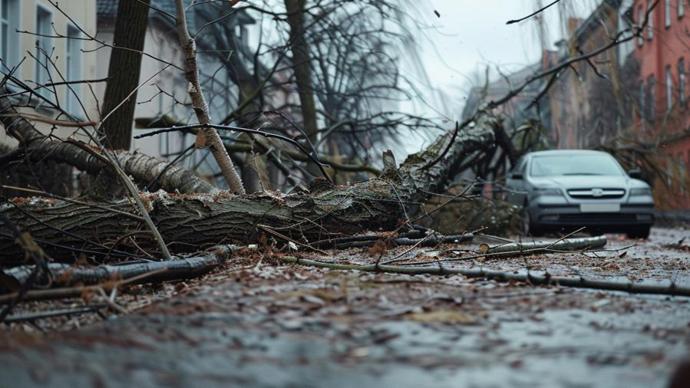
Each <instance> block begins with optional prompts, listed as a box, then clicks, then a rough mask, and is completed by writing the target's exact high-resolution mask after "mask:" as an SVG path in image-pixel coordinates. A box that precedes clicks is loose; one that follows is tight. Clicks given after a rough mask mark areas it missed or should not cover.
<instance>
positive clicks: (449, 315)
mask: <svg viewBox="0 0 690 388" xmlns="http://www.w3.org/2000/svg"><path fill="white" fill-rule="evenodd" d="M405 317H406V318H408V319H411V320H413V321H417V322H422V323H454V324H459V325H472V324H474V323H477V319H476V318H475V317H473V316H472V315H469V314H467V313H463V312H460V311H455V310H436V311H429V312H419V313H411V314H407V315H405Z"/></svg>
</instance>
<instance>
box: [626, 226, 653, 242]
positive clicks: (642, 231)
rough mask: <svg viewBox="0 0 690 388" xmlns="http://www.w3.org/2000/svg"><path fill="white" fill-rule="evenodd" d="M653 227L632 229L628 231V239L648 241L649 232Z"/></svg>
mask: <svg viewBox="0 0 690 388" xmlns="http://www.w3.org/2000/svg"><path fill="white" fill-rule="evenodd" d="M651 228H652V227H651V226H649V225H647V226H638V227H635V228H632V229H630V230H628V232H627V233H626V235H627V236H628V238H636V239H638V238H639V239H645V240H646V239H648V238H649V232H650V229H651Z"/></svg>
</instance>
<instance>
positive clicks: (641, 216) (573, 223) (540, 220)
mask: <svg viewBox="0 0 690 388" xmlns="http://www.w3.org/2000/svg"><path fill="white" fill-rule="evenodd" d="M529 211H530V218H531V219H532V223H533V224H534V225H536V226H540V227H542V228H554V229H555V228H559V227H561V228H562V227H580V226H586V227H596V228H598V229H607V230H615V229H624V228H626V227H627V228H629V227H635V226H650V225H652V224H653V223H654V205H628V204H621V205H620V211H618V212H600V213H587V212H582V211H581V210H580V205H579V204H571V205H559V206H549V205H542V204H540V205H536V206H532V207H530V209H529Z"/></svg>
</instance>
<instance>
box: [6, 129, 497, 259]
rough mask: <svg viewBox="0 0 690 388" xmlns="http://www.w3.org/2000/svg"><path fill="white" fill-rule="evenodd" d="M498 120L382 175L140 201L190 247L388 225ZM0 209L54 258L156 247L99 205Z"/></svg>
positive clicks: (481, 143) (176, 244)
mask: <svg viewBox="0 0 690 388" xmlns="http://www.w3.org/2000/svg"><path fill="white" fill-rule="evenodd" d="M495 125H498V124H497V122H496V121H495V120H494V119H492V118H490V117H483V118H482V119H481V120H480V121H479V122H478V123H477V125H476V126H475V127H473V128H471V129H469V130H467V131H465V132H463V133H461V134H460V135H458V137H457V139H456V140H455V142H454V144H452V145H451V146H450V147H448V143H449V141H450V140H451V138H452V136H451V134H450V133H447V134H446V135H444V136H441V137H440V138H439V139H438V140H437V141H436V142H434V143H433V144H432V145H431V146H430V147H428V148H427V149H426V150H425V151H423V152H420V153H417V154H413V155H410V156H409V157H408V158H407V160H406V161H405V163H403V164H402V165H401V166H400V168H398V169H394V168H392V167H391V166H390V163H389V165H388V167H387V168H386V169H384V172H383V174H382V176H381V177H380V178H377V179H372V180H370V181H368V182H363V183H359V184H355V185H352V186H347V187H325V188H321V189H313V190H312V192H311V193H306V194H305V193H299V194H291V195H287V196H283V197H276V196H273V195H245V196H231V195H227V194H218V195H206V196H201V195H195V196H186V195H172V196H168V195H165V196H161V195H158V194H150V195H146V196H145V197H144V201H145V202H146V203H147V204H148V205H149V206H150V212H149V213H150V215H151V218H152V219H153V221H154V222H155V224H156V225H157V227H158V230H159V231H160V233H161V235H162V236H163V239H164V240H165V241H166V242H167V243H168V246H169V248H170V249H171V250H172V251H174V252H185V251H197V250H199V249H202V248H204V247H207V246H212V245H216V244H220V243H236V244H247V243H252V242H257V241H259V237H260V235H261V234H262V233H266V234H268V235H272V236H274V237H276V238H277V239H282V237H281V235H282V236H286V237H289V238H292V239H295V240H299V241H302V242H304V243H305V244H308V243H309V242H310V241H317V240H323V239H324V238H328V237H333V236H342V235H347V234H354V233H360V232H362V231H365V230H378V229H386V230H391V229H394V228H395V227H396V226H398V225H400V223H401V222H402V221H404V219H405V215H406V214H408V213H409V212H411V211H414V208H415V207H416V206H418V204H419V203H420V202H422V201H424V200H425V199H427V198H428V197H429V195H430V194H431V193H432V192H438V191H440V190H442V189H443V188H444V187H445V186H446V184H447V183H448V181H449V180H450V179H451V178H452V177H453V176H454V175H455V174H456V173H457V172H458V171H457V170H458V168H459V167H460V166H461V165H462V164H463V160H465V158H466V156H467V155H469V154H471V153H473V152H474V151H477V150H480V149H483V148H486V147H488V146H491V145H492V144H493V143H494V131H493V127H494V126H495ZM446 149H447V150H448V152H444V150H446ZM100 205H104V204H103V203H101V204H100ZM105 205H107V206H109V207H112V208H115V209H119V210H123V211H124V210H127V209H130V208H131V205H129V204H128V203H125V202H120V203H109V204H105ZM0 212H3V213H4V214H5V215H6V216H7V217H8V218H9V219H11V220H12V222H14V223H16V224H17V225H19V226H20V227H21V228H22V229H23V230H26V231H29V232H30V233H31V235H32V236H33V237H34V239H35V240H36V242H37V243H39V244H41V245H42V247H43V248H44V250H45V251H46V252H47V253H48V254H49V255H51V256H52V257H53V258H55V259H56V260H59V261H70V260H73V259H74V258H75V257H76V256H78V254H79V253H78V252H79V251H80V250H81V251H85V253H86V254H87V255H93V256H102V255H105V254H106V253H107V251H108V250H110V249H118V250H120V251H122V250H126V251H132V252H134V251H136V250H137V249H139V247H140V248H142V249H145V250H147V252H152V253H155V251H156V250H157V244H156V242H155V241H154V240H152V239H151V237H150V236H149V235H148V233H139V232H141V231H145V230H146V229H145V225H144V224H143V223H142V221H141V220H139V219H136V218H134V217H127V216H126V215H123V214H122V213H115V212H112V211H109V210H107V209H104V208H103V207H90V206H86V205H83V204H73V203H65V202H61V201H54V200H51V201H26V200H15V201H14V203H13V205H7V206H5V207H3V208H0ZM133 239H134V240H133ZM87 241H91V242H87ZM22 258H23V253H22V252H21V251H20V250H19V249H18V247H16V246H15V244H14V241H13V240H12V238H11V237H10V236H9V235H7V233H6V232H5V231H3V230H1V229H0V264H1V265H4V266H6V265H10V264H16V263H17V262H19V261H21V259H22Z"/></svg>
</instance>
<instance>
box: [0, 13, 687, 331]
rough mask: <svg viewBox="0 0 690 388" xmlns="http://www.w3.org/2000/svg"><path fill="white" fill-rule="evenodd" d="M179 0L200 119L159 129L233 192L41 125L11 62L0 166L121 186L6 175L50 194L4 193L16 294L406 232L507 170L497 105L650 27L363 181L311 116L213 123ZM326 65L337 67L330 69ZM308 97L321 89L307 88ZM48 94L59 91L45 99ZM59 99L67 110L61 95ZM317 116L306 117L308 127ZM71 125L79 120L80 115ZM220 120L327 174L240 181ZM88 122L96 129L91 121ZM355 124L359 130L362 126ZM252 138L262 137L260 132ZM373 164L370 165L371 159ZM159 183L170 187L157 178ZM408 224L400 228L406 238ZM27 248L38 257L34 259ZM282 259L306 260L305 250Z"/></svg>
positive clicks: (510, 147) (4, 258) (190, 270)
mask: <svg viewBox="0 0 690 388" xmlns="http://www.w3.org/2000/svg"><path fill="white" fill-rule="evenodd" d="M231 3H233V2H231ZM286 4H288V5H290V7H288V13H290V12H300V9H303V6H304V3H303V2H301V1H296V2H293V1H286ZM176 5H177V29H178V35H179V40H180V46H181V47H183V48H184V54H185V76H186V79H187V81H188V83H189V85H190V88H189V92H190V99H191V105H192V107H193V109H194V112H195V114H196V117H197V120H198V122H199V124H198V125H191V126H184V127H171V128H166V129H163V130H161V131H188V132H191V133H193V134H195V135H196V136H197V139H198V142H197V145H198V146H207V147H210V148H211V152H212V154H213V155H214V156H215V157H216V160H217V161H218V164H219V165H220V168H221V170H222V175H223V176H224V177H225V179H226V183H227V184H228V186H229V187H230V191H221V190H219V189H217V188H216V187H214V186H213V185H211V184H209V183H208V182H206V181H204V180H202V179H200V178H199V177H197V176H196V175H195V174H194V173H193V172H192V171H188V170H186V169H184V168H181V167H178V166H175V165H174V162H173V163H166V162H163V161H160V160H158V159H156V158H152V157H150V156H147V155H143V154H140V153H131V152H127V151H114V150H110V149H108V148H107V147H105V146H104V145H103V144H101V143H100V142H99V141H98V139H95V138H92V139H91V140H92V141H91V142H89V143H86V142H83V141H81V140H78V139H60V138H54V137H52V136H49V135H46V134H44V133H42V132H41V131H40V130H38V129H37V128H36V127H35V126H34V125H33V124H32V122H31V121H30V120H29V119H28V117H27V116H26V114H25V113H23V112H22V111H21V110H20V109H17V105H28V106H31V105H32V101H33V100H34V99H40V98H42V97H41V96H40V95H34V94H33V91H34V89H33V88H32V87H30V86H28V85H26V84H25V83H23V82H22V81H21V80H19V79H17V78H16V77H14V76H13V75H12V74H11V73H10V74H7V75H6V76H5V77H4V79H3V82H2V88H1V89H0V94H1V95H2V97H1V98H0V122H1V123H2V125H3V126H4V128H5V130H6V132H7V133H8V134H9V135H10V136H12V137H13V138H14V139H16V140H17V141H18V143H19V145H18V147H17V148H16V149H14V150H11V151H9V152H8V153H6V154H4V155H2V156H1V157H0V165H3V164H4V165H6V164H7V163H8V162H11V161H15V160H22V161H23V162H24V163H29V164H30V163H34V162H36V161H54V162H59V163H65V164H68V165H70V166H73V167H75V168H77V169H79V170H81V171H84V172H86V173H89V174H92V175H99V176H101V177H105V178H104V179H111V180H117V182H120V183H121V184H122V186H123V187H125V188H126V190H123V191H122V192H121V193H118V196H117V198H119V199H117V198H116V199H112V198H110V199H104V198H85V199H84V198H82V199H74V198H64V197H60V196H56V195H52V194H50V193H45V192H40V191H36V190H32V189H27V188H11V189H16V190H19V191H23V192H26V193H30V194H38V195H40V196H42V197H43V198H42V199H39V198H36V197H33V198H25V197H17V198H12V199H9V200H7V201H5V202H4V203H2V204H1V205H0V220H2V224H3V225H4V226H5V227H4V228H0V268H8V267H16V266H21V265H23V264H33V265H34V266H33V269H30V270H29V269H27V268H22V267H20V268H18V269H17V268H15V269H14V270H12V271H9V272H0V275H2V276H1V277H0V285H1V286H4V287H5V288H11V289H13V288H14V289H16V288H19V290H18V291H17V292H18V294H17V295H15V296H14V297H12V298H10V299H12V300H14V301H16V300H18V299H20V298H21V296H22V292H24V293H25V292H26V291H27V290H26V288H27V286H26V284H29V286H30V285H31V282H32V281H33V279H34V278H35V277H37V276H38V275H37V274H38V273H39V272H41V271H43V272H44V273H43V275H45V272H48V273H52V274H53V275H56V274H67V273H74V274H78V276H77V275H74V276H76V277H78V278H79V279H90V280H94V279H98V280H99V281H100V280H103V279H107V278H109V277H111V276H112V275H113V274H119V275H121V276H123V275H122V274H123V273H128V274H130V275H131V274H136V273H139V274H141V273H142V272H141V271H144V272H146V271H149V272H155V271H161V270H165V271H171V272H174V273H178V272H182V273H187V274H198V273H200V272H203V270H204V269H205V268H208V265H209V264H208V263H211V264H210V265H217V264H218V263H219V262H220V261H221V258H220V257H221V256H224V255H227V254H228V253H229V252H231V251H233V250H234V248H232V249H231V248H228V247H229V246H230V245H242V246H246V245H247V244H252V243H259V244H267V238H269V237H270V238H272V239H275V240H277V241H279V242H281V243H288V245H290V244H292V245H293V246H294V245H299V246H303V247H305V248H306V249H312V250H318V249H319V247H322V246H338V244H337V243H334V242H336V241H340V242H342V241H344V240H343V239H345V240H347V239H348V238H349V236H353V235H356V234H360V233H362V232H365V231H386V232H390V233H389V234H388V236H389V238H392V239H396V238H398V236H399V235H401V234H405V233H414V232H415V231H419V229H417V227H416V225H415V224H416V222H417V221H418V220H419V219H420V217H419V212H418V210H419V209H420V208H421V205H423V204H424V203H425V202H426V201H427V200H428V199H429V198H430V197H431V196H433V195H435V194H437V193H439V192H441V191H443V190H444V189H445V188H446V187H447V185H448V184H449V182H451V181H452V180H453V178H454V177H455V176H456V175H457V174H459V173H461V172H463V171H466V170H468V169H475V170H476V169H480V170H481V171H487V170H488V169H493V170H494V171H495V172H494V173H493V174H492V175H493V176H497V175H498V172H501V171H505V169H506V168H507V165H509V162H512V161H514V160H515V159H516V158H517V157H518V156H519V155H518V154H519V153H520V152H523V151H524V150H517V149H516V148H515V145H514V144H513V140H514V139H513V137H512V136H514V134H508V133H506V131H505V130H504V128H503V125H502V121H501V118H500V117H497V116H495V115H494V114H493V113H492V108H495V107H497V106H499V105H500V104H502V103H504V102H505V101H507V100H509V99H510V98H512V97H513V96H515V95H517V94H518V93H520V92H521V90H523V89H524V88H525V86H526V85H528V84H529V83H531V82H534V81H535V80H537V79H541V78H548V77H552V78H553V77H557V76H558V74H559V73H560V72H562V71H567V69H568V68H569V66H570V65H571V64H572V63H574V62H576V61H586V60H588V59H589V58H591V57H592V56H593V55H596V53H598V52H601V50H607V49H611V48H613V47H615V46H616V45H617V44H618V43H621V42H623V41H627V40H631V39H633V38H634V37H636V36H637V35H638V34H639V33H640V31H641V29H631V30H630V31H628V34H627V35H626V34H623V35H618V36H617V37H616V40H615V41H613V42H612V43H611V44H609V45H607V46H605V47H602V48H601V49H599V50H595V51H594V52H592V53H589V54H584V55H581V56H579V57H574V58H570V59H568V60H567V61H565V62H564V63H561V64H559V65H558V66H556V67H554V68H552V69H548V70H546V71H544V72H542V73H540V74H536V75H534V76H533V77H530V78H529V79H527V80H526V81H525V83H524V84H523V85H521V86H518V87H516V88H515V89H514V90H511V91H510V92H509V93H508V94H507V95H506V96H505V98H502V99H500V100H497V101H490V102H488V103H487V104H486V105H485V106H483V107H482V108H481V109H480V110H478V111H477V112H476V113H475V114H474V115H472V117H471V118H470V119H468V120H466V121H465V122H463V123H462V124H456V126H455V128H453V129H450V130H448V131H446V132H445V133H443V134H442V135H440V136H438V137H437V138H436V140H435V141H433V142H432V143H431V145H429V146H428V147H427V148H426V149H424V150H423V151H421V152H418V153H415V154H412V155H409V156H408V157H407V158H406V160H405V161H404V162H402V163H401V164H400V165H398V163H397V162H396V161H395V159H394V158H393V154H392V153H391V152H390V151H386V152H384V153H383V155H382V160H383V165H384V168H383V169H382V171H381V172H380V174H377V176H375V177H373V178H371V179H369V180H367V181H365V182H360V183H355V184H352V185H346V186H342V185H341V186H338V185H335V184H334V183H333V182H332V180H331V177H330V176H329V175H328V173H327V172H326V169H325V166H324V164H325V163H324V161H327V160H325V159H324V158H321V157H320V156H319V155H318V152H317V150H316V149H314V147H313V146H312V145H311V144H310V141H309V140H311V141H313V140H316V137H315V133H314V132H315V131H316V129H315V128H311V129H310V128H307V129H309V131H308V133H307V135H306V136H305V137H306V139H302V141H304V143H307V144H309V146H310V147H306V146H305V145H304V144H303V143H302V141H301V140H300V139H294V138H290V137H287V136H283V135H279V134H276V133H274V132H268V131H262V130H261V129H260V128H259V129H249V128H242V127H233V126H228V125H215V124H212V122H211V118H210V115H209V110H208V105H207V102H206V100H205V97H204V93H203V87H202V84H201V82H200V80H199V74H198V70H199V66H198V64H197V63H196V51H195V45H194V41H193V39H192V37H191V35H190V34H189V32H188V30H187V25H186V23H185V13H184V9H183V8H184V1H182V0H178V1H177V2H176ZM293 8H294V9H293ZM290 16H295V15H290ZM289 23H290V24H291V26H290V27H291V32H292V33H291V34H290V36H291V40H292V41H291V42H290V43H291V45H290V46H291V48H292V51H293V61H294V60H296V59H298V57H299V55H298V54H300V55H301V54H304V50H306V48H305V47H303V46H301V45H300V40H301V39H305V37H304V36H303V35H304V31H303V28H302V27H303V26H302V27H301V25H302V23H304V21H303V20H290V21H289ZM302 43H303V42H302ZM307 60H309V59H308V56H307V57H305V59H304V60H303V61H299V63H297V64H294V65H295V67H296V69H295V71H297V68H299V67H300V66H299V65H300V64H301V65H303V64H304V63H302V62H304V61H307ZM304 70H305V69H302V71H303V72H304V74H301V75H300V76H299V77H298V78H300V79H299V80H298V81H297V82H298V84H301V83H306V84H307V85H303V88H306V89H311V88H312V87H313V86H309V85H308V82H307V80H306V79H305V78H308V77H309V72H307V71H304ZM324 71H325V70H324ZM362 72H363V73H366V71H362ZM325 73H329V74H330V72H329V71H325ZM8 82H12V83H13V84H14V85H15V86H19V87H20V88H23V91H22V92H19V93H16V92H14V91H10V90H9V89H7V88H6V86H5V85H6V84H7V83H8ZM549 84H550V83H547V85H549ZM302 91H303V92H304V90H302ZM311 92H314V91H311ZM17 96H19V102H17V99H16V97H17ZM300 97H302V96H300ZM313 97H314V96H313V95H312V96H311V99H312V100H313ZM321 97H323V96H321ZM304 100H310V98H309V96H305V97H304ZM44 102H45V103H47V104H51V103H52V102H51V101H50V100H46V101H44ZM302 104H304V101H302ZM309 104H311V102H309ZM309 104H308V105H309ZM322 105H324V106H325V105H327V104H322ZM55 108H56V109H57V110H60V107H59V106H55ZM303 108H307V109H306V111H309V112H306V111H305V112H303V114H305V115H306V114H310V115H311V114H314V112H311V107H309V106H307V107H303ZM341 113H342V112H341ZM342 114H344V113H342ZM64 123H65V122H56V123H54V124H55V125H58V124H64ZM305 124H306V122H305ZM313 124H314V123H311V124H309V126H310V127H313ZM73 125H75V126H79V127H82V126H81V125H80V124H78V123H77V124H74V123H73ZM335 125H337V123H336V124H335ZM295 126H296V125H295ZM81 129H84V128H81ZM220 130H228V131H237V132H243V133H246V134H247V135H248V136H250V137H253V138H254V139H255V140H254V142H255V143H256V144H258V145H259V146H260V147H262V148H264V149H265V150H271V149H273V148H274V145H275V143H271V142H270V141H272V139H276V138H277V139H278V140H279V141H282V142H284V143H285V144H287V146H289V147H294V148H293V149H292V151H291V152H293V153H294V155H296V157H295V159H300V160H302V161H304V162H308V163H309V164H310V165H312V166H316V167H317V168H316V169H310V172H311V173H313V174H322V175H323V177H322V178H318V179H315V180H313V181H312V182H311V184H310V185H309V186H308V187H303V186H296V189H295V190H293V192H292V193H290V194H282V193H278V192H272V191H268V190H264V191H262V192H259V193H254V194H245V193H244V188H243V186H242V181H241V179H240V178H239V175H238V174H237V172H236V171H235V169H234V165H233V161H232V160H231V159H230V157H229V155H228V154H227V150H232V146H233V145H232V144H230V145H227V144H224V143H223V138H222V137H221V136H220V134H219V131H220ZM85 132H86V134H87V136H88V135H89V132H88V131H85ZM312 135H314V136H312ZM353 136H356V134H355V133H354V132H353ZM269 140H270V141H269ZM285 144H283V146H285ZM251 147H252V148H251V150H253V147H254V145H252V146H251ZM281 152H282V150H281ZM335 163H337V162H334V163H333V164H335ZM276 164H277V165H280V160H278V161H276ZM284 168H285V167H284ZM371 170H372V169H371V167H370V168H369V170H368V171H370V172H371ZM374 171H375V170H374ZM135 185H136V186H135ZM158 188H159V189H161V190H159V191H154V190H155V189H158ZM125 194H126V195H125ZM453 199H454V198H451V199H450V200H453ZM450 200H449V201H450ZM408 235H409V234H408ZM408 235H405V237H400V238H401V239H403V240H404V239H405V238H407V237H406V236H408ZM417 237H419V235H417ZM426 238H427V236H424V237H423V238H422V240H419V241H418V242H417V243H419V244H421V243H422V242H424V241H425V240H424V239H426ZM453 240H455V238H453ZM438 241H444V240H443V239H439V240H438ZM369 242H371V241H370V240H368V241H367V243H369ZM566 243H567V244H570V243H571V242H566ZM604 243H605V239H603V240H602V239H594V240H586V241H579V242H577V243H576V244H575V245H574V246H575V249H586V248H587V247H590V246H592V245H591V244H596V246H597V247H600V246H601V245H602V244H604ZM567 244H566V245H567ZM212 247H214V248H213V249H211V251H210V252H211V253H209V254H207V255H205V256H202V257H194V258H187V259H185V260H186V261H182V262H180V261H179V260H177V261H176V260H171V259H173V255H177V256H176V257H177V258H179V257H180V256H179V255H181V254H186V253H192V252H199V251H202V250H204V249H207V248H212ZM550 247H551V245H548V244H547V245H544V246H540V247H536V248H535V249H541V250H542V252H543V251H544V250H545V249H548V248H550ZM518 249H519V252H517V253H519V254H523V253H529V252H534V251H531V250H529V249H527V250H525V251H523V247H522V245H519V248H518ZM508 253H510V254H512V253H515V252H508ZM505 254H506V252H494V253H492V252H491V251H490V250H489V251H487V252H482V255H505ZM132 258H134V259H137V258H147V259H151V258H153V259H156V260H159V259H167V260H161V261H159V262H160V263H168V264H160V265H157V264H156V265H154V264H146V265H143V264H142V263H136V262H135V263H125V264H126V265H125V266H118V267H117V268H116V267H112V266H109V267H106V266H101V267H98V268H99V270H98V273H94V272H91V271H88V270H86V271H81V270H79V271H77V269H76V268H72V269H70V268H69V267H64V266H62V265H61V264H56V263H51V262H60V263H74V262H78V263H83V262H84V261H85V260H86V261H88V262H91V263H106V264H107V263H111V262H117V261H122V260H130V259H132ZM29 259H30V260H31V261H29V263H27V260H29ZM48 259H50V260H48ZM287 261H288V262H296V263H300V262H303V263H306V262H304V260H302V261H300V259H289V260H287ZM309 265H318V266H327V265H325V264H324V263H314V262H310V263H309ZM336 267H337V266H336ZM338 268H340V267H338ZM343 268H345V267H343ZM341 269H342V268H341ZM350 269H360V270H382V271H399V272H402V273H432V272H433V273H439V274H444V273H460V274H464V275H466V276H483V277H491V278H502V279H509V280H510V279H513V280H526V281H534V282H535V283H549V281H550V278H549V276H548V274H546V275H544V276H542V277H541V278H540V279H536V278H530V277H529V274H528V275H527V277H525V276H524V275H520V276H517V275H516V276H507V275H506V274H500V273H489V272H487V271H484V270H481V271H479V272H476V271H475V272H472V271H469V272H468V271H464V272H463V271H457V270H451V271H449V270H447V269H444V268H443V267H442V266H440V265H439V267H438V268H434V269H433V270H431V269H429V267H425V268H422V269H419V268H417V269H414V268H412V269H400V268H393V267H391V266H386V265H383V266H380V265H379V263H376V265H374V266H373V267H362V266H359V267H358V266H353V267H352V268H350ZM70 271H71V272H70ZM75 271H76V272H75ZM176 271H177V272H176ZM415 271H416V272H415ZM453 271H455V272H453ZM8 273H11V274H12V275H11V276H10V277H13V279H21V280H22V282H21V283H22V284H21V285H18V284H14V285H13V287H12V286H8V284H10V283H11V281H9V280H8V279H7V274H8ZM130 275H127V276H130ZM159 275H160V274H159ZM132 276H134V275H132ZM161 277H165V276H163V275H161ZM561 281H562V282H565V283H570V284H571V285H574V286H591V287H595V288H596V287H599V288H607V287H608V288H613V289H630V290H638V291H641V292H658V291H659V290H662V291H668V292H682V293H685V294H687V293H688V292H689V291H688V290H687V289H682V290H680V289H678V288H676V287H675V285H673V284H672V285H671V286H670V287H666V288H663V289H661V288H649V289H647V288H644V287H642V288H637V289H635V288H634V287H633V286H629V285H628V284H611V283H606V282H603V283H602V282H599V283H597V282H589V281H586V280H584V279H575V280H573V279H570V280H568V279H561ZM626 287H627V288H626ZM669 290H670V291H669ZM66 292H67V291H66ZM69 292H72V291H69ZM13 298H14V299H13ZM6 311H7V310H5V313H6ZM0 320H1V319H0Z"/></svg>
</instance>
